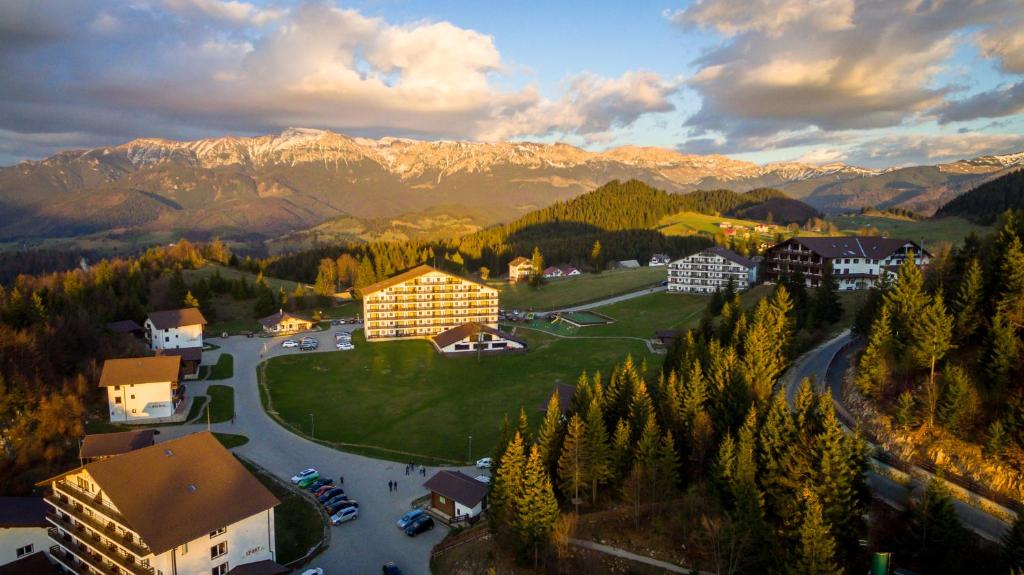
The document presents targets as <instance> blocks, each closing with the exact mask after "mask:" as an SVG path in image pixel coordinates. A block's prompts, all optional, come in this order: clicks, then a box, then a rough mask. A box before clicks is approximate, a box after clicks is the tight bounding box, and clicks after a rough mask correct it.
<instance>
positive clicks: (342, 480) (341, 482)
mask: <svg viewBox="0 0 1024 575" xmlns="http://www.w3.org/2000/svg"><path fill="white" fill-rule="evenodd" d="M338 485H345V476H344V475H339V476H338Z"/></svg>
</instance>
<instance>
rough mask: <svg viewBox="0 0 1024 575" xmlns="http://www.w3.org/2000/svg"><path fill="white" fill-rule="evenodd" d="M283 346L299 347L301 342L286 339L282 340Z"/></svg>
mask: <svg viewBox="0 0 1024 575" xmlns="http://www.w3.org/2000/svg"><path fill="white" fill-rule="evenodd" d="M281 347H299V342H297V341H295V340H294V339H286V340H284V341H282V342H281Z"/></svg>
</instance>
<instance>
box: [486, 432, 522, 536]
mask: <svg viewBox="0 0 1024 575" xmlns="http://www.w3.org/2000/svg"><path fill="white" fill-rule="evenodd" d="M525 473H526V453H525V451H524V447H523V437H522V436H521V435H519V433H518V432H516V434H515V435H514V436H513V437H512V441H511V442H509V444H508V448H507V449H506V450H505V453H504V454H503V455H502V456H501V459H500V460H499V465H498V466H497V467H496V468H495V470H494V477H495V479H494V487H493V488H492V489H491V495H490V497H491V514H493V515H494V518H495V525H496V526H497V527H502V526H505V525H513V524H514V522H515V518H516V513H517V509H518V508H519V506H520V505H521V503H522V496H523V493H522V492H523V478H524V475H525Z"/></svg>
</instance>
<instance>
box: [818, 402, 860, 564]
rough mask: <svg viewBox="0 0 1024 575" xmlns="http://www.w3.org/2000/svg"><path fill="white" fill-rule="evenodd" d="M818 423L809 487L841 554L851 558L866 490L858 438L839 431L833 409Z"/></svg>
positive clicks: (857, 535) (857, 538) (840, 428)
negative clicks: (814, 465) (813, 492)
mask: <svg viewBox="0 0 1024 575" xmlns="http://www.w3.org/2000/svg"><path fill="white" fill-rule="evenodd" d="M822 426H823V427H824V430H823V431H822V432H821V434H820V435H819V436H818V437H817V439H816V441H815V446H816V450H817V452H818V453H817V456H818V457H817V459H818V461H817V466H816V469H815V473H813V480H812V481H811V484H810V486H809V487H810V488H811V489H812V490H814V491H815V493H816V494H817V496H818V500H819V502H820V504H821V509H822V513H823V515H824V517H825V520H826V521H828V523H829V524H830V525H831V526H832V534H833V536H834V537H835V540H836V542H837V543H838V544H839V546H840V548H841V549H842V550H843V555H844V556H845V557H846V558H847V559H851V560H852V559H853V557H854V555H855V553H856V551H857V542H858V540H859V539H860V536H861V534H862V532H863V531H864V525H863V521H862V519H861V517H862V515H863V513H864V505H863V502H862V501H861V499H860V494H861V493H864V492H865V491H866V489H865V488H866V485H865V484H864V479H863V478H864V471H865V468H866V466H867V460H866V457H865V456H864V453H865V451H864V448H863V446H862V444H861V442H860V440H859V439H857V438H856V437H854V436H850V435H847V434H846V433H845V432H844V431H843V429H842V427H841V426H840V425H839V421H838V420H836V417H835V411H834V410H832V409H828V410H826V411H825V413H824V414H823V422H822Z"/></svg>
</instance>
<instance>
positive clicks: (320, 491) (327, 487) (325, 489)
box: [313, 485, 334, 501]
mask: <svg viewBox="0 0 1024 575" xmlns="http://www.w3.org/2000/svg"><path fill="white" fill-rule="evenodd" d="M332 489H334V485H324V486H322V487H320V488H318V489H317V490H316V491H314V492H313V497H316V499H317V501H319V500H320V496H321V495H323V494H324V493H327V492H328V491H330V490H332Z"/></svg>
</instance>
